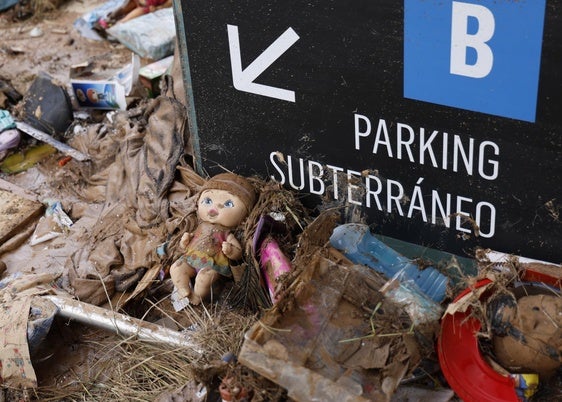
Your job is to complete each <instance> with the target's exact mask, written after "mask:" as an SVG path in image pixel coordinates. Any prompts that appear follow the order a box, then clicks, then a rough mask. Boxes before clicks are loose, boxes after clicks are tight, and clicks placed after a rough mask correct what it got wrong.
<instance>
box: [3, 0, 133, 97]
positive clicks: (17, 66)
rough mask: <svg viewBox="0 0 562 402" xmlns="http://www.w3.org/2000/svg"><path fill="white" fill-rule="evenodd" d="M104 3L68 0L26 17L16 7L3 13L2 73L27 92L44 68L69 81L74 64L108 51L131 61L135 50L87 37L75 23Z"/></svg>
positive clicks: (19, 88) (16, 87) (53, 74)
mask: <svg viewBox="0 0 562 402" xmlns="http://www.w3.org/2000/svg"><path fill="white" fill-rule="evenodd" d="M103 3H104V1H103V0H87V1H86V0H83V1H78V0H71V1H66V2H63V4H62V5H60V6H59V8H58V9H55V10H52V11H48V10H46V11H44V12H40V13H39V14H38V15H34V16H31V17H29V18H27V19H25V20H18V19H17V18H16V10H15V9H10V10H7V11H4V12H3V13H1V14H0V38H1V42H0V77H2V78H4V79H6V80H8V81H9V82H11V84H12V85H13V86H14V88H15V89H16V90H17V91H18V92H20V93H21V94H22V95H23V94H25V93H26V92H27V90H28V88H29V86H30V85H31V83H32V82H33V80H34V79H35V77H36V76H37V74H38V73H39V72H41V71H43V72H46V73H48V74H49V75H51V76H52V77H53V78H55V79H56V80H58V81H59V82H61V83H66V84H67V83H68V82H69V69H70V66H72V65H74V64H78V63H81V62H84V61H86V60H87V59H88V58H90V57H92V56H97V55H101V54H106V53H107V54H110V55H111V57H118V58H122V59H121V60H122V61H123V62H127V61H129V60H130V54H131V52H130V50H128V49H127V48H125V47H124V46H123V45H121V44H120V43H117V42H114V43H111V42H108V41H106V40H99V41H98V40H91V39H86V38H84V37H83V36H82V35H80V33H79V32H77V30H76V29H74V27H73V23H74V21H75V20H76V19H77V18H79V17H80V16H82V15H83V14H85V13H86V12H88V11H89V10H91V9H93V8H95V7H97V6H99V5H101V4H103Z"/></svg>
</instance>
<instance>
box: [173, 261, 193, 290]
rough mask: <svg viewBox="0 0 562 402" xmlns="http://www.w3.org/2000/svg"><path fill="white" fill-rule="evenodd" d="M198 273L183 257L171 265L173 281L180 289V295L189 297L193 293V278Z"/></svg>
mask: <svg viewBox="0 0 562 402" xmlns="http://www.w3.org/2000/svg"><path fill="white" fill-rule="evenodd" d="M195 275H197V271H195V269H194V268H193V267H192V266H191V265H189V264H188V263H187V262H185V260H184V259H183V258H180V259H179V260H177V261H176V262H174V263H173V264H172V266H171V267H170V277H171V278H172V283H173V284H174V286H175V288H176V289H177V290H178V294H179V296H180V297H189V296H190V295H191V294H192V292H193V291H192V289H191V279H193V278H194V277H195Z"/></svg>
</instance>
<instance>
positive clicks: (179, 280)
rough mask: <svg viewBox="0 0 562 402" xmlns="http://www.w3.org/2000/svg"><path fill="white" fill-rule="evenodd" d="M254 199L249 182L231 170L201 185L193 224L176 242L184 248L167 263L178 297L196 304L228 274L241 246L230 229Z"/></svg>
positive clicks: (253, 192) (233, 227)
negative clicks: (196, 222) (193, 226)
mask: <svg viewBox="0 0 562 402" xmlns="http://www.w3.org/2000/svg"><path fill="white" fill-rule="evenodd" d="M255 202H256V192H255V190H254V187H253V186H252V184H251V183H250V182H249V181H248V180H246V179H245V178H244V177H242V176H238V175H236V174H233V173H221V174H218V175H216V176H213V177H212V178H211V179H209V180H208V181H207V182H206V183H205V184H204V185H203V187H202V189H201V192H200V194H199V198H198V201H197V217H198V219H199V222H198V225H197V228H196V229H195V231H194V232H193V233H184V234H183V236H182V237H181V240H180V243H179V244H180V247H181V248H182V249H185V252H184V254H183V255H182V256H181V257H180V258H179V259H178V260H176V261H175V262H174V263H173V264H172V266H171V267H170V276H171V278H172V283H173V284H174V287H175V289H176V291H177V293H178V296H179V298H184V297H187V298H188V299H189V301H190V303H191V304H199V303H201V301H202V300H205V299H207V298H208V297H209V296H210V295H211V291H212V287H213V284H214V283H215V282H217V281H218V280H219V279H221V278H224V277H226V278H231V277H232V271H231V269H230V262H231V261H236V260H239V259H240V258H241V257H242V246H241V244H240V242H239V241H238V240H237V239H236V237H235V236H234V234H233V233H232V230H233V229H235V228H236V227H237V226H238V225H239V224H240V223H241V222H242V221H243V220H244V219H245V218H246V217H247V216H248V215H249V213H250V211H251V210H252V208H253V207H254V204H255ZM192 280H194V284H193V286H192Z"/></svg>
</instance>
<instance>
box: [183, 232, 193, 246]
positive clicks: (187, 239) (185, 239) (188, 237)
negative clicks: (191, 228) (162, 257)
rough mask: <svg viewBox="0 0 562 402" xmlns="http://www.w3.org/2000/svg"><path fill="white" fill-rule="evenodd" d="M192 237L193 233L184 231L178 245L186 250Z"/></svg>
mask: <svg viewBox="0 0 562 402" xmlns="http://www.w3.org/2000/svg"><path fill="white" fill-rule="evenodd" d="M191 239H193V233H184V234H183V235H182V237H181V239H180V247H181V248H182V250H186V249H187V246H188V244H189V242H190V241H191Z"/></svg>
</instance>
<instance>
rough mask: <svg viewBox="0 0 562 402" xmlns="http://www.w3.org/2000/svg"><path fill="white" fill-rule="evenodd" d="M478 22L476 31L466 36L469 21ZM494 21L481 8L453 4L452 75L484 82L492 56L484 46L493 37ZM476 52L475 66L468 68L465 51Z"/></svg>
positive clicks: (483, 8) (492, 59)
mask: <svg viewBox="0 0 562 402" xmlns="http://www.w3.org/2000/svg"><path fill="white" fill-rule="evenodd" d="M469 17H474V18H476V19H477V20H478V31H477V32H476V33H474V34H469V33H468V18H469ZM494 29H495V20H494V15H493V14H492V12H491V11H490V10H489V9H487V8H486V7H484V6H480V5H477V4H467V3H461V2H458V1H453V13H452V20H451V66H450V67H451V74H457V75H463V76H465V77H472V78H483V77H485V76H487V75H488V74H489V73H490V71H492V67H493V65H494V54H493V53H492V49H490V46H488V45H487V44H486V42H487V41H489V40H490V39H491V38H492V36H493V35H494ZM467 48H472V49H474V50H475V51H476V62H475V63H474V64H467V62H466V50H467Z"/></svg>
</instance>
